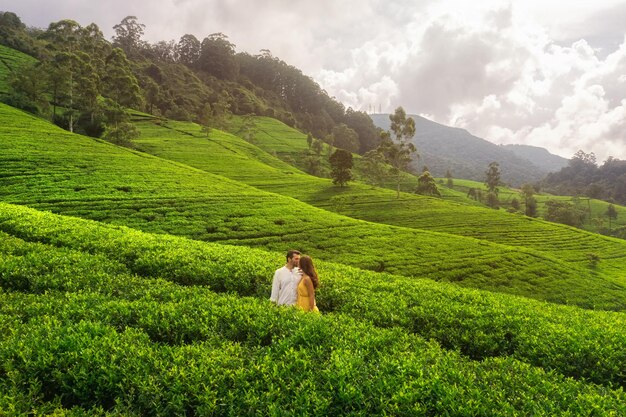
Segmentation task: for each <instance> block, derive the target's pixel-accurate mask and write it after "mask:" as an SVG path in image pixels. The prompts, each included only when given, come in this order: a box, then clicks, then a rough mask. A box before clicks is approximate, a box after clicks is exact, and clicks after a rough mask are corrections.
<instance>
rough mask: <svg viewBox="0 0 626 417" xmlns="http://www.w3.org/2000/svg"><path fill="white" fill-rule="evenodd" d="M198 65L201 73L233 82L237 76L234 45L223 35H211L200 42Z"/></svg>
mask: <svg viewBox="0 0 626 417" xmlns="http://www.w3.org/2000/svg"><path fill="white" fill-rule="evenodd" d="M198 64H199V66H200V68H201V69H202V70H203V71H206V72H207V73H209V74H210V75H213V76H215V77H217V78H219V79H222V80H230V81H233V80H235V79H236V78H237V76H238V75H239V64H238V62H237V60H236V58H235V45H234V44H233V43H232V42H230V41H229V40H228V36H226V35H224V34H223V33H213V34H211V35H209V36H207V37H206V38H204V39H203V40H202V43H201V45H200V56H199V59H198Z"/></svg>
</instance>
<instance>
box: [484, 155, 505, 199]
mask: <svg viewBox="0 0 626 417" xmlns="http://www.w3.org/2000/svg"><path fill="white" fill-rule="evenodd" d="M485 175H486V177H485V185H486V186H487V190H488V191H489V192H490V193H494V194H495V195H496V196H497V195H498V192H499V191H500V190H499V189H498V186H499V185H501V184H502V183H501V182H500V164H498V163H497V162H492V163H490V164H489V168H488V169H487V171H486V172H485Z"/></svg>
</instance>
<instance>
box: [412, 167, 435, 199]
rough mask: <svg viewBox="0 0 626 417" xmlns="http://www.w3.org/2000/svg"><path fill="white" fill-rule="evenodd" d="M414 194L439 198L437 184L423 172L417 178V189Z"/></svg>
mask: <svg viewBox="0 0 626 417" xmlns="http://www.w3.org/2000/svg"><path fill="white" fill-rule="evenodd" d="M415 192H416V193H417V194H421V195H430V196H436V197H441V193H440V192H439V190H438V189H437V183H436V182H435V179H434V178H433V177H432V175H430V172H428V171H425V172H424V173H423V174H422V175H420V176H419V177H418V178H417V188H416V189H415Z"/></svg>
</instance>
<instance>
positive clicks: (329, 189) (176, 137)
mask: <svg viewBox="0 0 626 417" xmlns="http://www.w3.org/2000/svg"><path fill="white" fill-rule="evenodd" d="M271 120H272V119H268V118H261V119H260V122H259V123H262V124H261V126H262V129H261V131H262V132H265V134H267V132H270V131H271V132H273V133H272V134H271V135H269V134H267V137H269V138H270V139H267V141H268V142H267V144H265V145H263V146H265V147H270V146H275V147H276V148H277V151H276V153H279V152H287V149H292V148H293V149H301V148H303V147H306V146H307V145H306V137H304V135H302V134H301V133H298V134H296V133H293V132H294V131H293V129H291V128H289V127H287V126H285V125H283V124H282V123H280V122H278V121H271ZM137 126H138V127H139V128H140V130H141V132H142V136H141V137H140V138H139V139H137V140H136V143H137V144H138V146H139V147H140V148H141V149H143V150H145V151H146V152H149V153H152V154H154V155H158V156H160V157H162V158H164V159H170V160H175V161H178V162H182V163H185V164H188V165H191V166H194V167H196V168H200V169H202V170H204V171H207V172H212V173H218V174H220V175H223V176H226V177H229V178H231V179H234V180H237V181H241V182H244V183H246V184H249V185H252V186H254V187H257V188H259V189H264V190H268V191H272V192H274V193H279V194H283V195H287V196H290V197H294V198H297V199H299V200H301V201H304V202H306V203H308V204H311V205H314V206H316V207H320V208H323V209H325V210H329V211H334V212H337V213H340V214H343V215H347V216H350V217H353V218H357V219H362V220H367V221H370V222H375V223H384V224H390V225H395V226H402V227H408V228H413V229H420V230H431V231H437V232H444V233H449V234H455V235H460V236H468V237H472V238H477V239H481V240H486V241H490V242H494V243H500V244H505V245H507V246H516V247H528V248H533V249H536V250H539V251H541V252H544V253H545V254H547V255H549V256H554V257H558V258H559V259H563V260H566V261H567V262H570V263H572V264H573V265H578V266H581V267H588V266H589V254H594V255H597V256H598V257H599V258H600V261H599V263H598V265H596V266H595V267H594V270H595V271H598V272H602V273H605V274H607V275H608V276H611V277H613V279H614V280H615V282H617V283H619V284H622V285H623V284H625V283H626V275H625V273H624V265H626V242H625V241H623V240H618V239H612V238H607V237H603V236H600V235H598V234H593V233H587V232H583V231H581V230H578V229H574V228H571V227H568V226H563V225H558V224H554V223H550V222H545V221H542V220H538V219H531V218H528V217H526V216H522V215H519V214H511V213H506V212H505V211H503V210H501V211H495V210H492V209H489V208H481V207H473V206H468V205H465V204H456V203H451V202H450V201H445V200H442V199H436V198H429V197H422V196H415V195H411V194H404V193H403V194H402V195H401V198H399V199H398V198H396V193H395V192H394V191H392V190H388V189H381V188H377V187H371V186H367V185H364V184H360V183H353V184H350V186H349V187H345V188H341V187H336V186H333V185H332V183H331V182H330V180H328V179H322V178H317V177H313V176H310V175H306V174H303V173H302V172H300V171H297V170H294V169H293V168H290V167H289V166H285V165H286V164H284V162H282V161H280V160H277V159H276V158H272V156H271V155H269V154H266V153H264V152H262V151H261V150H260V149H259V148H258V147H257V146H255V145H252V144H250V143H248V142H246V141H244V140H242V139H240V138H238V137H236V136H233V135H229V134H226V133H224V132H219V131H213V132H212V133H211V135H210V136H209V137H207V136H206V134H203V133H201V131H200V127H199V126H198V125H195V124H192V123H184V122H165V121H156V122H155V121H150V120H144V121H142V122H139V123H137ZM272 126H274V127H275V130H271V128H272ZM290 129H291V130H290ZM285 132H287V133H288V132H292V133H290V134H287V133H285ZM282 133H285V135H286V136H284V137H283V138H282V139H281V140H279V139H277V138H278V137H280V135H281V134H282ZM298 135H299V136H298ZM264 138H265V136H263V135H258V137H257V139H256V142H257V143H258V144H259V145H260V144H262V143H265V139H264ZM290 144H292V146H290ZM231 161H232V162H233V163H231ZM444 188H445V187H444Z"/></svg>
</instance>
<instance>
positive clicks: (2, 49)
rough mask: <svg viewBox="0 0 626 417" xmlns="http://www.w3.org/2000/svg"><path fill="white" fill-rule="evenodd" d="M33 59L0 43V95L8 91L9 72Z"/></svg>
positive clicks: (30, 62)
mask: <svg viewBox="0 0 626 417" xmlns="http://www.w3.org/2000/svg"><path fill="white" fill-rule="evenodd" d="M35 61H36V60H35V58H33V57H31V56H29V55H26V54H24V53H22V52H19V51H16V50H15V49H11V48H7V47H6V46H4V45H0V97H2V95H5V94H8V93H9V86H8V79H9V76H10V74H12V73H13V72H15V71H17V70H19V69H20V68H22V67H24V66H26V65H30V64H32V63H34V62H35Z"/></svg>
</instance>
